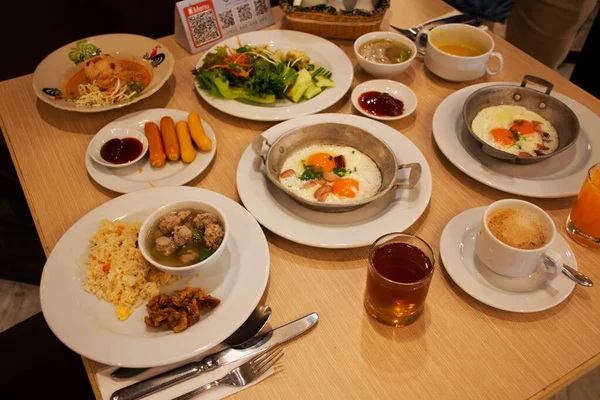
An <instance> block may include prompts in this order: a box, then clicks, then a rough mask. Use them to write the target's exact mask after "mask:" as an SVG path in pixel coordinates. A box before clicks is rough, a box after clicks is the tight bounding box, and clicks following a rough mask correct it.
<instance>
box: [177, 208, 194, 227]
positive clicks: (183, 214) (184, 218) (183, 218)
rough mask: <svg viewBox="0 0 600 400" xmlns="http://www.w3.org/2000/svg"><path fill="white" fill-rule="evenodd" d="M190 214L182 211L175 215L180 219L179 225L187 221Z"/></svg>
mask: <svg viewBox="0 0 600 400" xmlns="http://www.w3.org/2000/svg"><path fill="white" fill-rule="evenodd" d="M191 214H192V212H191V211H188V210H184V211H179V212H178V213H177V216H178V217H179V218H180V219H181V223H182V224H183V223H184V222H185V221H187V219H188V217H189V216H190V215H191Z"/></svg>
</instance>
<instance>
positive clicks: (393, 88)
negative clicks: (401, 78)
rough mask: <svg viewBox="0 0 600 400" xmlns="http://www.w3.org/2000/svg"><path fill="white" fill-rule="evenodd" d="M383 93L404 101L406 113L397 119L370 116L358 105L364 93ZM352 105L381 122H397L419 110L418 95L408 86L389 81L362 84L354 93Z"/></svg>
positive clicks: (382, 80)
mask: <svg viewBox="0 0 600 400" xmlns="http://www.w3.org/2000/svg"><path fill="white" fill-rule="evenodd" d="M371 91H376V92H381V93H387V94H389V95H390V96H392V97H394V98H396V99H398V100H400V101H402V102H403V103H404V112H403V113H402V114H401V115H398V116H397V117H380V116H377V115H373V114H370V113H368V112H366V111H365V110H363V108H362V107H361V106H360V104H358V98H359V97H360V95H361V94H363V93H364V92H371ZM351 99H352V105H353V106H354V108H356V109H357V110H358V111H359V112H361V113H362V114H363V115H365V116H367V117H369V118H373V119H378V120H380V121H395V120H397V119H401V118H405V117H408V116H409V115H410V114H412V113H413V112H414V111H415V109H416V108H417V95H416V94H415V92H413V91H412V89H411V88H409V87H408V86H406V85H403V84H401V83H400V82H396V81H391V80H389V79H374V80H371V81H366V82H365V83H361V84H360V85H358V86H357V87H355V88H354V90H353V91H352V96H351Z"/></svg>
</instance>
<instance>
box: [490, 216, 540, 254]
mask: <svg viewBox="0 0 600 400" xmlns="http://www.w3.org/2000/svg"><path fill="white" fill-rule="evenodd" d="M486 223H487V227H488V229H489V230H490V232H492V235H494V236H495V237H496V239H498V240H500V241H501V242H502V243H504V244H506V245H509V246H511V247H515V248H517V249H522V250H532V249H539V248H540V247H543V246H545V245H546V244H547V243H548V241H549V240H550V238H551V233H550V232H549V231H548V228H547V227H546V224H544V221H543V220H542V218H541V217H540V216H539V215H537V214H536V213H534V212H531V211H529V210H522V209H517V208H502V209H498V210H495V211H492V212H491V213H490V214H489V215H488V217H487V221H486Z"/></svg>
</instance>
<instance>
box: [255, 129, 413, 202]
mask: <svg viewBox="0 0 600 400" xmlns="http://www.w3.org/2000/svg"><path fill="white" fill-rule="evenodd" d="M315 144H319V145H324V144H327V145H341V146H350V147H353V148H355V149H357V150H358V151H360V152H362V153H364V154H366V155H367V156H368V157H370V158H371V159H372V160H373V161H374V162H375V164H377V167H378V168H379V170H380V172H381V177H382V183H381V187H380V188H379V191H378V192H377V194H376V195H374V196H372V197H369V198H367V199H363V200H357V201H354V202H350V203H347V204H330V203H318V202H314V201H307V200H305V199H303V198H302V197H300V196H298V195H296V194H295V193H293V192H291V191H290V190H288V189H287V188H286V187H285V186H284V185H282V184H281V182H280V181H279V175H280V174H281V172H282V171H281V169H282V167H283V164H284V162H285V161H286V159H287V158H288V157H289V156H290V155H291V154H293V153H294V152H295V151H297V150H299V149H301V148H305V147H307V146H310V145H315ZM265 145H267V146H268V150H267V151H266V152H265ZM252 149H253V150H254V152H255V153H256V154H257V155H259V156H260V157H261V158H262V159H263V161H264V162H265V172H266V175H267V178H268V179H269V180H270V181H271V182H272V183H273V184H274V185H275V186H277V187H278V188H279V189H281V190H283V191H284V192H285V193H287V194H288V195H289V196H291V197H292V198H293V199H294V200H296V201H297V202H299V203H300V204H302V205H304V206H305V207H308V208H310V209H313V210H316V211H323V212H329V213H331V212H346V211H351V210H354V209H357V208H359V207H362V206H364V205H365V204H367V203H370V202H372V201H374V200H376V199H379V198H381V197H382V196H385V195H386V194H387V193H388V192H389V191H390V190H396V189H412V188H413V187H415V186H416V185H417V183H418V182H419V179H420V177H421V165H420V164H418V163H410V164H400V165H398V161H397V160H396V157H395V156H394V153H393V152H392V150H391V149H390V148H389V147H388V146H387V145H386V144H385V143H384V142H382V141H381V140H379V139H377V138H376V137H375V136H373V135H371V134H370V133H368V132H367V131H365V130H363V129H359V128H356V127H354V126H351V125H346V124H339V123H322V124H316V125H311V126H304V127H300V128H296V129H293V130H291V131H289V132H287V133H285V134H283V135H281V137H279V138H278V139H277V140H276V141H275V142H273V143H272V144H271V143H268V141H267V139H266V138H265V137H264V136H262V135H261V136H257V137H256V138H255V139H254V141H253V142H252ZM403 168H410V175H409V178H408V183H398V182H397V176H398V170H400V169H403Z"/></svg>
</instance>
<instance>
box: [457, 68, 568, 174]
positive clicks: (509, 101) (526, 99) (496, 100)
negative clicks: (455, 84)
mask: <svg viewBox="0 0 600 400" xmlns="http://www.w3.org/2000/svg"><path fill="white" fill-rule="evenodd" d="M529 82H532V83H534V84H537V85H540V86H543V87H545V88H546V91H545V92H541V91H539V90H537V89H532V88H530V87H527V84H528V83H529ZM553 88H554V85H553V84H552V83H550V82H548V81H546V80H544V79H541V78H538V77H535V76H531V75H525V76H524V77H523V81H522V83H521V86H511V85H493V86H487V87H484V88H482V89H479V90H477V91H476V92H474V93H473V94H471V95H470V96H469V98H467V101H465V104H464V106H463V120H464V122H465V125H466V126H467V129H468V131H469V133H470V134H471V136H472V137H473V138H474V139H475V140H477V141H478V142H479V143H481V145H482V150H483V151H484V152H485V153H486V154H488V155H490V156H492V157H494V158H497V159H500V160H503V161H507V162H512V163H516V164H533V163H536V162H540V161H543V160H546V159H548V158H550V157H552V156H555V155H557V154H560V153H562V152H563V151H565V150H566V149H568V148H569V147H571V146H572V145H573V144H574V143H575V141H576V140H577V138H578V137H579V120H578V119H577V116H576V115H575V113H574V112H573V111H572V110H571V109H570V108H569V107H568V106H567V105H565V104H564V103H563V102H562V101H560V100H558V99H557V98H555V97H553V96H550V93H551V92H552V89H553ZM499 105H515V106H522V107H525V108H527V109H528V110H530V111H533V112H535V113H537V114H539V115H540V116H542V117H543V118H545V119H546V120H548V121H549V122H550V123H551V124H552V125H553V126H554V128H555V129H556V131H557V133H558V139H559V145H558V148H557V149H556V151H554V152H552V153H550V154H545V155H540V156H537V157H523V156H518V155H515V154H511V153H508V152H505V151H502V150H499V149H497V148H495V147H492V146H490V145H489V144H488V143H487V142H486V141H485V140H483V139H481V138H480V137H479V136H477V134H476V133H475V132H473V130H472V128H471V125H472V123H473V119H474V118H475V116H476V115H477V114H478V113H479V111H481V110H483V109H484V108H487V107H492V106H499Z"/></svg>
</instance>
